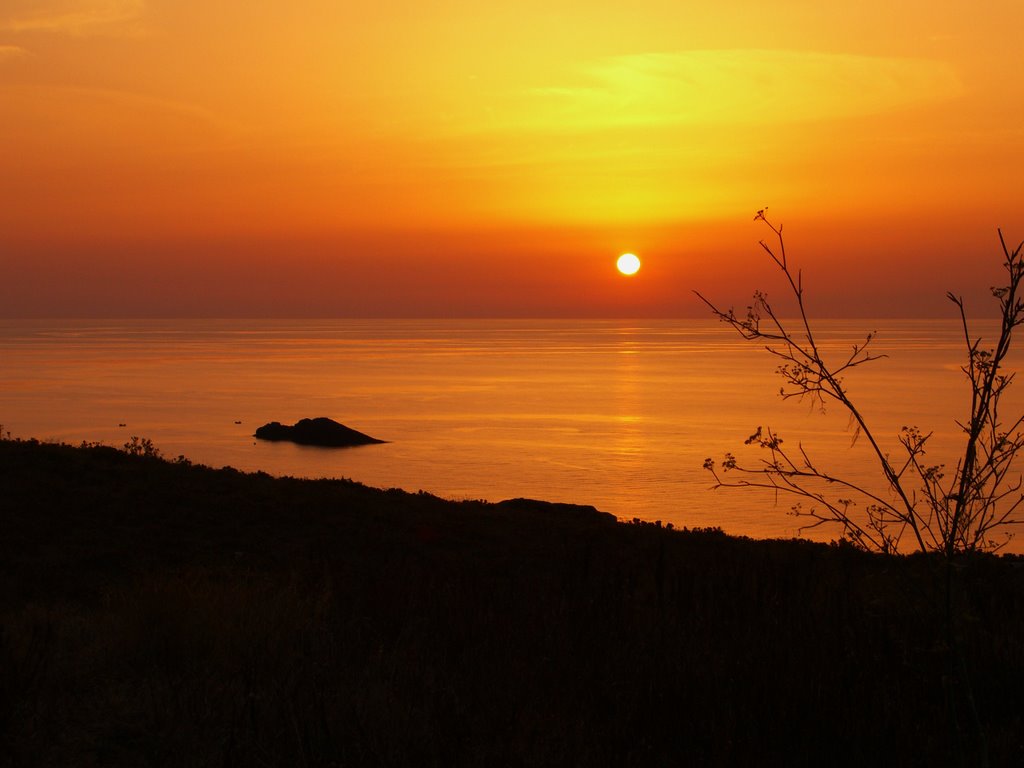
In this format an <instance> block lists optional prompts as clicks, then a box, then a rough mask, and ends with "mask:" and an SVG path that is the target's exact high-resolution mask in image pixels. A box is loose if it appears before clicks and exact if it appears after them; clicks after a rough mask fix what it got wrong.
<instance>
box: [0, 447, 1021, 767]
mask: <svg viewBox="0 0 1024 768" xmlns="http://www.w3.org/2000/svg"><path fill="white" fill-rule="evenodd" d="M147 453H152V452H147V451H145V450H142V451H136V452H135V455H130V454H129V453H126V452H124V451H117V450H114V449H111V448H104V447H98V446H87V447H80V448H72V447H68V446H60V445H44V444H39V443H35V442H34V441H3V442H0V483H2V485H0V487H2V488H3V500H4V501H3V505H2V507H0V510H2V512H0V515H2V518H0V530H2V535H0V571H2V572H0V577H2V578H0V629H2V631H0V764H5V765H39V766H57V765H60V766H64V765H112V766H139V765H151V766H163V765H189V766H208V765H218V766H221V765H242V766H249V765H278V766H303V765H305V766H329V765H334V766H341V765H399V766H402V765H408V766H414V765H415V766H442V765H443V766H458V765H579V766H598V765H600V766H604V765H617V766H619V765H621V766H630V765H633V766H647V765H768V764H777V765H778V764H785V765H795V766H798V765H826V764H827V765H945V764H949V763H950V762H951V757H950V755H951V754H954V753H956V751H957V747H956V744H955V742H956V741H957V739H959V738H966V736H963V735H962V734H958V733H954V732H951V731H950V730H949V728H948V727H947V724H948V711H949V709H950V708H951V707H952V708H957V707H964V706H965V702H964V701H962V700H961V699H960V698H958V696H959V695H960V694H959V689H958V688H956V687H955V686H951V685H950V684H949V681H948V677H947V667H946V665H945V655H944V653H943V651H942V648H941V645H940V644H937V643H936V637H939V636H941V635H940V630H941V629H942V627H943V626H944V624H943V617H942V615H941V610H939V609H932V608H930V607H929V606H932V605H935V604H936V601H934V600H929V599H921V595H920V594H919V591H920V590H921V589H922V587H921V586H920V585H921V584H928V583H931V582H930V580H929V579H928V578H916V577H915V578H908V574H910V575H914V574H916V573H918V572H920V573H922V574H924V576H927V574H928V573H930V572H931V571H933V570H935V569H937V568H940V567H941V565H940V563H939V562H937V561H936V560H935V559H934V558H932V557H931V556H916V557H913V558H909V559H901V560H899V562H898V567H896V566H897V559H896V558H893V557H890V556H884V555H871V554H867V553H864V552H861V551H858V550H856V549H855V548H853V547H851V546H847V545H842V546H826V545H820V544H813V543H809V542H805V541H752V540H747V539H737V538H732V537H729V536H726V535H725V534H723V533H722V532H721V531H715V530H710V531H687V530H670V529H668V528H666V527H663V526H659V525H657V524H620V523H616V522H614V520H612V519H611V518H610V517H609V516H607V515H602V514H601V513H598V512H596V511H594V510H592V509H589V508H585V507H573V506H560V505H548V504H543V503H538V502H530V501H525V500H518V501H515V502H507V503H502V504H485V503H483V502H448V501H444V500H441V499H438V498H436V497H433V496H430V495H428V494H422V493H420V494H409V493H405V492H401V491H395V490H390V491H381V490H375V489H371V488H367V487H364V486H361V485H359V484H357V483H353V482H348V481H337V480H321V481H303V480H295V479H288V478H283V479H275V478H272V477H270V476H268V475H265V474H254V475H246V474H242V473H239V472H236V471H234V470H231V469H224V470H212V469H209V468H205V467H201V466H191V465H189V464H188V463H186V462H166V461H163V460H162V459H160V458H159V457H157V456H153V455H147ZM959 567H960V568H961V570H962V578H961V579H959V580H958V582H957V583H958V585H959V587H958V591H957V592H956V594H955V595H954V598H955V600H956V601H957V604H958V607H959V609H960V610H961V611H962V612H963V615H965V616H967V617H969V619H970V620H969V621H965V622H963V623H962V624H961V625H959V630H958V631H960V632H961V635H962V636H961V638H960V640H961V643H962V647H963V649H964V661H965V664H966V665H967V666H968V667H969V669H970V673H971V676H972V679H973V680H974V681H975V686H974V695H975V699H976V704H977V710H978V712H979V713H980V717H981V719H982V722H983V724H984V727H985V732H986V733H987V735H988V740H989V747H990V751H991V754H992V757H993V763H994V764H997V765H1016V764H1021V761H1022V760H1024V743H1022V741H1024V737H1022V734H1024V722H1022V720H1024V716H1022V715H1024V711H1022V708H1021V706H1020V691H1021V690H1024V562H1022V561H1021V560H1020V559H1016V558H1011V557H1009V556H1006V557H998V556H995V555H982V554H978V555H975V556H972V557H970V558H967V559H965V560H963V561H962V562H961V564H960V565H959Z"/></svg>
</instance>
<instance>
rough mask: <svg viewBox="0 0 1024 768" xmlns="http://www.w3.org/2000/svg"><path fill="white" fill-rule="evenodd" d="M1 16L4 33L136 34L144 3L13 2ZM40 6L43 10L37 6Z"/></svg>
mask: <svg viewBox="0 0 1024 768" xmlns="http://www.w3.org/2000/svg"><path fill="white" fill-rule="evenodd" d="M15 5H16V6H18V5H20V6H21V7H20V8H19V7H15V8H14V9H10V10H8V12H7V14H5V15H4V16H3V17H0V30H3V31H7V32H53V33H60V34H69V35H97V34H137V33H140V32H141V31H142V26H141V19H142V16H143V15H144V13H145V10H146V5H145V2H144V0H91V1H90V0H54V1H52V2H47V3H42V4H40V3H35V2H33V3H25V2H22V3H15ZM40 6H42V7H40Z"/></svg>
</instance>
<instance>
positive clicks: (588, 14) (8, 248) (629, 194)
mask: <svg viewBox="0 0 1024 768" xmlns="http://www.w3.org/2000/svg"><path fill="white" fill-rule="evenodd" d="M1022 25H1024V3H1021V2H1020V1H1019V0H990V1H989V2H986V3H984V4H980V5H979V4H977V3H971V2H961V1H960V0H952V1H949V2H943V1H942V0H928V1H927V2H926V1H925V0H906V1H904V2H895V3H894V2H893V1H892V0H860V1H859V2H857V3H822V2H820V0H779V1H777V2H773V3H765V2H752V1H748V0H720V1H719V2H716V3H707V2H699V3H698V2H688V0H664V1H662V0H632V1H631V2H629V3H625V2H623V3H600V2H595V0H586V1H584V0H566V1H564V2H560V1H558V0H555V2H552V0H545V1H544V2H535V1H534V0H517V2H514V3H505V2H497V1H495V2H490V3H482V2H480V1H479V0H472V2H470V0H439V1H437V2H424V1H423V0H418V1H412V0H390V1H388V0H380V1H379V2H374V3H346V2H337V0H334V1H333V2H330V1H328V0H289V2H283V1H280V0H246V2H241V0H202V1H201V2H200V0H4V2H3V4H2V5H0V316H2V317H152V316H156V317H178V316H192V317H195V316H198V317H345V316H393V317H416V316H429V317H446V316H452V317H492V316H493V317H552V316H559V317H686V316H694V317H700V316H705V315H706V308H704V307H703V305H701V304H700V302H699V301H698V300H697V299H696V297H695V296H694V294H693V291H694V290H699V291H701V292H702V293H704V294H705V295H708V296H709V297H711V298H713V299H714V300H716V301H717V302H719V303H721V304H722V305H724V306H727V305H732V304H735V305H736V306H744V302H745V301H746V300H747V299H748V298H749V296H750V295H751V293H752V292H753V291H754V290H755V289H761V290H765V291H767V293H768V294H769V297H772V296H773V295H778V296H780V299H781V295H782V285H781V283H780V282H779V277H778V275H777V274H776V273H774V272H773V271H772V268H771V266H770V264H769V263H768V262H767V261H766V258H765V256H764V254H763V253H762V252H761V250H760V248H759V247H758V241H759V240H760V239H762V238H764V237H766V236H769V235H771V233H770V232H769V231H768V230H766V229H765V227H764V225H763V224H759V223H758V222H755V221H754V220H753V219H754V213H755V212H756V211H757V210H759V209H762V208H765V207H767V209H768V215H769V217H770V218H771V220H772V221H773V222H774V223H776V224H782V225H783V226H784V232H785V234H786V245H787V249H788V251H789V254H790V258H791V259H792V260H793V262H794V263H795V264H796V265H797V266H798V267H799V268H800V269H802V271H803V277H804V284H805V287H806V291H807V301H808V306H809V309H810V311H811V312H812V313H816V314H818V315H820V316H864V317H904V316H924V317H941V316H949V315H950V314H951V313H952V311H953V308H952V306H951V305H950V304H949V302H948V301H947V300H946V299H945V298H944V296H945V293H946V291H947V290H953V291H954V292H956V293H959V294H963V295H964V296H965V298H966V299H967V301H968V307H969V310H970V311H971V312H972V313H973V314H986V313H988V312H989V310H990V307H991V304H992V302H991V298H990V297H988V296H987V293H988V288H989V286H991V285H993V284H995V283H996V282H997V281H998V279H999V270H1000V264H1001V251H1000V250H999V241H998V237H997V228H1000V227H1001V228H1003V231H1004V233H1005V235H1006V238H1007V240H1008V241H1011V243H1012V244H1015V243H1016V242H1018V241H1020V240H1022V239H1024V204H1022V201H1021V194H1020V190H1021V180H1022V179H1024V68H1022V67H1021V66H1020V45H1019V41H1018V40H1017V39H1016V37H1015V32H1014V30H1018V29H1020V28H1021V27H1022ZM625 251H632V252H635V253H636V254H637V255H639V256H640V258H641V259H642V261H643V267H642V268H641V270H640V272H638V273H637V274H636V275H635V276H633V277H624V276H622V275H619V274H618V273H617V272H616V271H615V268H614V265H615V259H616V258H617V257H618V255H619V254H621V253H623V252H625Z"/></svg>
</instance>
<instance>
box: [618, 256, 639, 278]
mask: <svg viewBox="0 0 1024 768" xmlns="http://www.w3.org/2000/svg"><path fill="white" fill-rule="evenodd" d="M615 266H616V267H618V268H619V272H621V273H622V274H624V275H635V274H636V273H637V270H639V269H640V259H638V258H637V257H636V254H633V253H624V254H622V255H621V256H619V260H618V261H617V262H615Z"/></svg>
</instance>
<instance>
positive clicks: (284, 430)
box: [254, 416, 385, 448]
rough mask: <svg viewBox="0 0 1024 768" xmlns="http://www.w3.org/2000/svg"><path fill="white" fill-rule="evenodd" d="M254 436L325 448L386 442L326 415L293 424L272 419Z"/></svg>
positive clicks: (261, 438)
mask: <svg viewBox="0 0 1024 768" xmlns="http://www.w3.org/2000/svg"><path fill="white" fill-rule="evenodd" d="M254 436H255V437H257V438H259V439H260V440H271V441H274V442H278V441H282V440H287V441H289V442H292V443H297V444H299V445H316V446H320V447H323V448H349V447H352V446H356V445H372V444H374V443H383V442H385V441H384V440H378V439H377V438H375V437H370V436H369V435H365V434H363V433H362V432H358V431H356V430H354V429H351V428H349V427H346V426H345V425H344V424H339V423H338V422H336V421H334V420H333V419H328V418H326V417H324V416H321V417H320V418H316V419H302V420H300V421H299V422H297V423H296V424H293V425H291V426H289V425H286V424H281V423H280V422H278V421H272V422H270V423H269V424H264V425H263V426H262V427H260V428H259V429H257V430H256V433H255V435H254Z"/></svg>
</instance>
